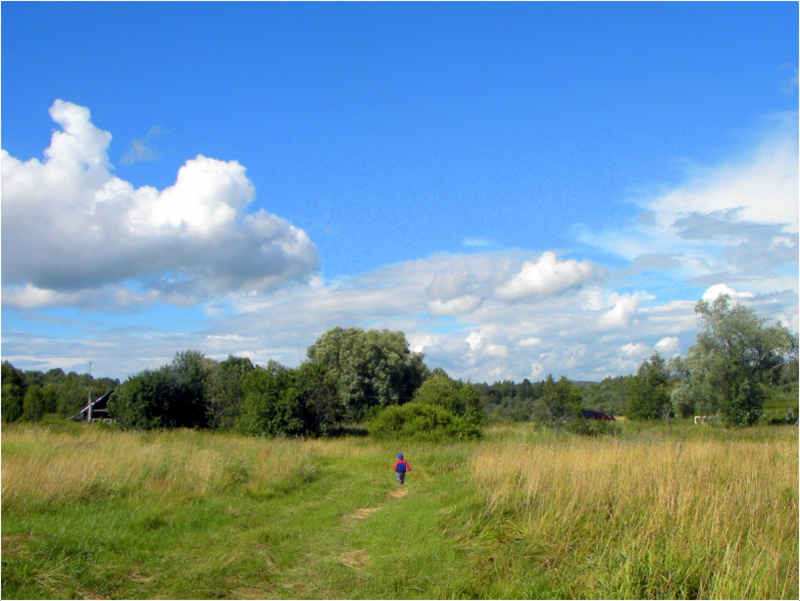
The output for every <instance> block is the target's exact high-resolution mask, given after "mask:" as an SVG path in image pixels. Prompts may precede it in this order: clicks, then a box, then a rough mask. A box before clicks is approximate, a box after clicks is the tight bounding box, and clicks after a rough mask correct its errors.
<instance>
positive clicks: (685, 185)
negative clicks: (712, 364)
mask: <svg viewBox="0 0 800 601" xmlns="http://www.w3.org/2000/svg"><path fill="white" fill-rule="evenodd" d="M0 10H2V149H3V157H2V161H3V172H2V227H3V230H2V236H3V237H2V253H3V254H2V276H3V282H2V283H3V290H2V300H3V309H2V356H3V359H8V360H10V361H12V363H14V364H15V365H16V366H18V367H23V368H26V369H49V368H51V367H61V368H63V369H65V370H69V369H76V370H78V371H84V370H85V369H86V367H85V366H88V363H87V362H88V361H89V360H91V361H93V365H94V370H95V371H96V372H97V373H100V374H104V375H112V376H116V377H120V378H124V377H125V376H127V375H129V374H131V373H135V372H136V371H139V370H141V369H144V368H145V367H157V366H159V365H161V364H163V363H166V362H167V361H169V360H170V358H171V356H172V355H173V354H174V352H175V351H178V350H184V349H187V348H197V349H199V350H201V351H203V352H204V353H206V354H207V355H209V356H212V357H215V358H219V359H222V358H224V357H225V356H227V354H229V353H232V354H236V355H243V356H249V357H251V358H252V359H253V360H254V361H255V362H265V361H267V360H269V359H276V360H279V361H282V362H284V363H286V364H288V365H296V364H297V363H298V362H299V361H300V359H301V358H302V357H303V356H304V355H305V348H306V347H307V346H309V345H310V344H312V343H313V342H314V341H315V340H316V338H317V337H318V336H319V335H320V334H322V333H323V332H324V331H325V330H326V329H328V328H330V327H333V326H336V325H340V326H343V327H347V326H359V327H374V328H384V327H386V328H391V329H402V330H403V331H404V332H405V333H406V336H407V338H408V339H409V341H410V343H411V346H412V348H413V349H414V350H418V351H422V352H424V353H425V354H426V362H427V363H428V364H429V365H430V366H431V367H434V366H442V367H444V368H445V369H447V370H448V371H449V372H450V373H451V374H453V375H454V376H457V377H462V378H471V379H472V380H474V381H493V380H497V379H505V378H508V379H514V380H521V379H522V378H525V377H528V378H531V379H536V378H541V377H544V376H545V375H547V374H548V373H554V374H556V375H561V374H567V375H569V376H570V377H573V378H576V379H593V380H597V379H600V378H602V377H604V376H606V375H612V374H614V375H615V374H623V373H629V372H631V371H634V370H635V369H636V366H637V365H638V364H639V363H640V362H641V361H642V360H643V359H644V358H646V357H647V356H648V355H649V354H650V353H652V352H653V351H654V350H659V351H660V352H662V354H664V355H666V356H671V355H673V354H676V353H680V354H685V352H686V351H687V350H688V347H689V346H690V345H691V344H692V343H693V341H694V336H695V334H696V331H697V330H696V320H695V318H694V314H693V306H694V304H695V303H696V302H697V300H698V299H700V298H703V297H704V298H712V297H713V296H714V295H716V294H719V293H720V292H728V293H729V294H731V295H733V296H734V298H735V299H736V300H737V301H738V302H742V303H745V304H747V305H749V306H752V307H754V308H755V309H756V310H758V311H759V312H760V313H761V314H763V315H766V316H769V317H771V318H774V319H779V320H781V321H782V322H783V323H784V324H786V325H788V326H789V327H790V328H792V329H793V331H795V332H796V331H797V329H798V316H797V315H798V302H797V301H798V282H797V234H798V209H797V205H798V183H797V165H798V159H797V146H798V123H797V112H798V111H797V109H798V94H797V55H798V8H797V4H796V3H788V2H786V3H731V4H729V3H589V4H584V3H511V4H506V3H503V4H492V3H490V4H484V3H468V4H459V3H444V4H439V3H422V4H404V3H385V4H383V3H381V4H371V3H354V4H335V3H323V4H312V3H299V4H289V3H280V4H273V3H242V4H237V3H133V4H131V3H77V4H73V3H43V4H38V3H27V2H22V3H16V2H4V3H3V4H2V8H1V9H0ZM48 111H49V112H48Z"/></svg>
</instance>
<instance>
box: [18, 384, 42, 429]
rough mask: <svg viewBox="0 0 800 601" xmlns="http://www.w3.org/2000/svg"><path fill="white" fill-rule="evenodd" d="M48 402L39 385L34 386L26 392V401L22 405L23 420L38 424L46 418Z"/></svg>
mask: <svg viewBox="0 0 800 601" xmlns="http://www.w3.org/2000/svg"><path fill="white" fill-rule="evenodd" d="M45 409H46V400H45V397H44V394H43V393H42V387H41V386H40V385H39V384H33V385H32V386H29V387H28V390H26V391H25V399H24V400H23V403H22V411H23V415H22V417H23V419H26V420H28V421H32V422H33V423H37V422H38V421H39V420H40V419H42V417H44V414H45Z"/></svg>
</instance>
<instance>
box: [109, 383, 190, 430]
mask: <svg viewBox="0 0 800 601" xmlns="http://www.w3.org/2000/svg"><path fill="white" fill-rule="evenodd" d="M176 398H177V395H176V383H175V378H174V376H173V374H172V373H170V370H169V369H168V368H165V367H162V368H161V369H158V370H156V371H151V370H144V371H142V372H139V373H138V374H136V375H133V376H131V377H129V378H128V379H127V380H125V382H124V383H123V384H122V386H121V387H120V388H119V390H117V392H116V393H115V394H114V395H113V396H112V397H111V399H110V400H109V402H108V409H109V413H110V414H111V416H112V417H114V418H115V419H116V420H117V421H118V422H119V424H120V425H121V426H122V427H123V428H124V429H134V430H150V429H153V428H174V427H176V426H177V425H178V424H176V423H175V422H174V421H172V417H173V416H174V415H175V413H176V412H175V411H172V410H170V405H171V404H172V403H173V402H175V399H176Z"/></svg>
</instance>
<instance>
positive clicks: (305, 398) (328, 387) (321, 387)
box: [292, 361, 342, 435]
mask: <svg viewBox="0 0 800 601" xmlns="http://www.w3.org/2000/svg"><path fill="white" fill-rule="evenodd" d="M292 380H293V386H294V388H295V389H296V390H297V394H298V397H297V399H298V402H299V403H300V411H301V414H302V419H303V425H304V428H305V431H306V432H307V433H308V434H314V435H320V434H327V433H329V432H330V431H331V429H332V428H333V426H334V425H335V424H336V423H337V422H339V421H340V420H341V418H342V415H341V413H340V404H339V403H338V401H337V397H336V383H335V382H334V381H333V378H331V377H330V375H329V374H328V372H327V371H326V370H325V368H324V367H323V366H322V365H319V364H316V363H311V362H310V361H304V362H303V363H302V364H300V366H299V367H298V368H297V369H294V370H292Z"/></svg>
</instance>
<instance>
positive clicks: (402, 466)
mask: <svg viewBox="0 0 800 601" xmlns="http://www.w3.org/2000/svg"><path fill="white" fill-rule="evenodd" d="M394 471H396V472H397V481H398V482H399V483H400V484H405V481H406V472H410V471H411V466H410V465H408V462H407V461H406V460H405V459H403V454H402V453H398V454H397V463H395V464H394Z"/></svg>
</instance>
